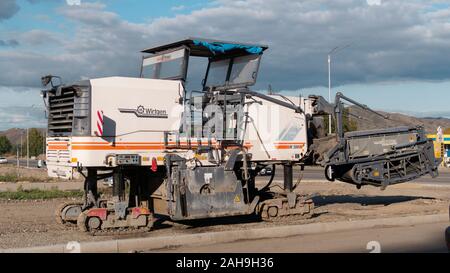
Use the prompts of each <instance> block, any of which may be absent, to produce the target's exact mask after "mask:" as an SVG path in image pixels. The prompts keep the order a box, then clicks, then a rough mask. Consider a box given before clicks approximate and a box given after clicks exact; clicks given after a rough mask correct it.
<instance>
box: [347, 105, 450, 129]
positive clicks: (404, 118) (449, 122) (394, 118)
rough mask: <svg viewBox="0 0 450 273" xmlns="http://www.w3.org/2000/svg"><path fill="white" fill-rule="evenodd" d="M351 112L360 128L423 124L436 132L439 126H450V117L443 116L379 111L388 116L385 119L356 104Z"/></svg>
mask: <svg viewBox="0 0 450 273" xmlns="http://www.w3.org/2000/svg"><path fill="white" fill-rule="evenodd" d="M350 113H351V116H350V119H352V120H354V121H355V122H356V123H357V127H358V130H370V129H377V128H387V127H397V126H405V125H406V126H423V127H424V128H425V131H426V132H427V133H429V134H434V133H436V130H437V128H438V127H439V126H441V127H442V128H443V129H446V128H450V119H448V118H443V117H426V118H417V117H413V116H408V115H405V114H400V113H388V112H382V111H378V113H380V114H382V115H385V116H387V119H384V118H382V117H380V116H378V115H376V114H374V113H370V112H367V111H365V110H362V109H360V108H358V107H354V106H351V107H350Z"/></svg>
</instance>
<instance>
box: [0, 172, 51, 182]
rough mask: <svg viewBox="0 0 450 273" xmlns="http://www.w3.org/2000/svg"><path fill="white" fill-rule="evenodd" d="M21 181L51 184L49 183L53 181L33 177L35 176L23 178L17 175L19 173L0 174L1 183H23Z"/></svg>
mask: <svg viewBox="0 0 450 273" xmlns="http://www.w3.org/2000/svg"><path fill="white" fill-rule="evenodd" d="M21 181H29V182H49V181H52V179H51V178H39V177H33V176H21V175H17V173H6V174H0V182H21Z"/></svg>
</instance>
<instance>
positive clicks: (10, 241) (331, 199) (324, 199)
mask: <svg viewBox="0 0 450 273" xmlns="http://www.w3.org/2000/svg"><path fill="white" fill-rule="evenodd" d="M261 183H262V182H261ZM79 187H80V188H81V187H82V183H79ZM297 191H298V192H299V193H301V194H307V195H312V196H313V197H312V198H313V200H314V202H315V205H316V209H315V215H314V216H313V217H312V218H310V219H302V218H300V217H289V218H287V219H283V220H280V221H278V222H261V221H258V219H255V217H229V218H222V219H214V220H211V219H208V220H204V221H195V222H189V223H173V222H171V221H168V220H166V219H162V220H159V221H158V222H157V223H156V224H155V230H154V231H151V232H148V233H142V234H134V235H113V236H112V235H108V236H91V235H88V234H85V233H82V232H80V231H78V229H77V228H76V226H62V225H59V224H57V223H56V222H55V216H54V210H55V209H56V207H57V206H58V205H59V204H60V203H62V202H66V201H69V200H68V199H54V200H47V201H42V200H37V201H7V200H3V201H1V200H0V248H3V249H5V248H18V247H31V246H41V245H52V244H60V243H67V242H69V241H100V240H110V239H118V238H130V237H140V236H141V237H153V236H168V235H175V234H192V233H200V232H214V231H225V230H236V229H249V228H263V227H269V226H278V225H294V224H302V223H313V222H332V221H353V220H362V219H373V218H384V217H397V216H407V215H427V214H439V213H448V209H449V201H450V187H440V188H437V187H432V186H426V185H418V184H410V183H409V184H408V183H405V184H401V185H395V186H390V187H388V188H387V189H386V190H384V191H380V189H378V188H373V187H365V188H362V189H360V190H357V189H356V188H355V187H353V186H351V185H347V184H344V183H339V182H334V183H328V182H304V183H303V182H302V183H301V184H300V186H299V187H298V188H297Z"/></svg>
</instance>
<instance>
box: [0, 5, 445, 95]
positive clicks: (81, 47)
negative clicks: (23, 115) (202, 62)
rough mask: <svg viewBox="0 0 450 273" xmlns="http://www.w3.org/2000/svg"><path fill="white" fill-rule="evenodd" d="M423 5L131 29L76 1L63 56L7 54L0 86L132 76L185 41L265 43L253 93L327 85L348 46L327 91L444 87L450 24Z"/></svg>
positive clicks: (1, 55) (287, 8) (268, 13)
mask: <svg viewBox="0 0 450 273" xmlns="http://www.w3.org/2000/svg"><path fill="white" fill-rule="evenodd" d="M374 2H379V1H374V0H372V1H371V3H374ZM375 4H376V3H375ZM430 5H431V4H429V3H427V2H426V1H414V2H406V1H399V0H398V1H397V0H393V1H385V2H383V3H382V4H381V5H379V6H377V8H375V9H374V8H373V7H371V6H369V5H367V3H366V2H365V1H360V0H339V1H325V0H306V1H283V2H280V1H276V0H264V1H263V0H248V1H222V0H219V1H216V2H215V5H213V6H207V7H205V8H202V9H199V10H196V11H193V12H192V13H189V14H182V15H176V16H174V17H171V18H167V17H163V18H158V19H154V20H152V21H151V22H149V23H141V24H136V23H131V22H128V21H125V20H123V19H122V18H120V16H119V15H118V14H115V13H113V12H109V11H107V10H106V7H105V5H103V4H99V3H89V2H82V4H81V5H80V6H65V7H63V8H61V9H60V10H59V12H60V13H61V14H62V15H63V16H65V17H66V18H68V19H70V20H72V21H73V22H75V25H76V26H77V28H76V32H75V33H70V34H66V35H65V36H64V37H63V38H61V39H58V41H60V43H61V44H60V45H59V46H58V52H61V54H59V53H55V51H54V50H49V51H48V52H45V51H37V52H36V51H33V52H30V51H25V50H20V49H19V48H14V49H12V48H10V49H4V50H3V51H0V72H1V73H0V82H2V83H3V84H6V85H32V86H36V85H37V84H39V79H40V76H42V75H44V74H48V73H52V74H56V75H61V76H62V77H63V79H65V81H66V82H67V81H72V80H78V79H80V77H81V76H87V77H98V76H107V75H124V76H137V75H138V72H139V60H140V55H141V54H140V53H139V50H141V49H143V48H147V47H149V46H152V45H154V44H158V43H160V42H167V41H171V40H177V39H181V38H184V37H187V36H196V37H206V38H215V39H225V40H234V41H242V42H255V43H263V44H268V45H269V46H270V48H269V50H268V51H267V52H266V54H265V57H264V58H263V63H262V71H261V74H260V76H259V78H258V79H259V81H260V85H259V87H266V86H267V85H268V84H269V83H271V84H272V86H273V87H274V88H276V89H298V88H304V87H308V86H317V85H326V84H327V67H326V53H327V52H328V51H329V50H330V49H331V48H333V47H334V46H337V45H343V44H347V43H352V47H351V48H348V49H345V50H344V51H342V52H340V53H339V54H338V55H336V56H335V57H334V59H333V82H334V85H341V84H346V83H354V82H376V81H382V80H398V79H417V80H445V79H449V78H450V66H448V62H449V61H450V60H449V59H448V58H447V57H446V56H448V54H447V51H448V48H449V46H450V25H449V22H448V16H445V15H446V14H448V13H449V12H450V9H440V10H439V11H433V10H431V11H430V9H429V7H430ZM32 33H33V32H30V33H28V35H29V36H32V35H31V34H32ZM35 33H38V32H35ZM35 36H37V37H40V35H35ZM19 37H20V36H19ZM53 37H55V36H53ZM35 38H36V37H35ZM24 41H26V40H25V39H24ZM27 41H28V42H32V41H34V42H40V41H39V40H37V41H36V40H33V39H31V38H28V40H27ZM43 42H45V40H44V41H43ZM51 44H52V46H53V47H54V46H55V45H54V43H51Z"/></svg>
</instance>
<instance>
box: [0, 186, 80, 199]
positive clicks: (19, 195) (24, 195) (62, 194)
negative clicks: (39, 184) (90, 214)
mask: <svg viewBox="0 0 450 273" xmlns="http://www.w3.org/2000/svg"><path fill="white" fill-rule="evenodd" d="M81 196H83V192H82V191H80V190H76V191H61V190H59V189H57V188H52V189H50V190H39V189H30V190H24V189H23V188H22V186H19V187H18V188H17V191H6V192H0V199H7V200H46V199H55V198H67V197H81Z"/></svg>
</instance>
